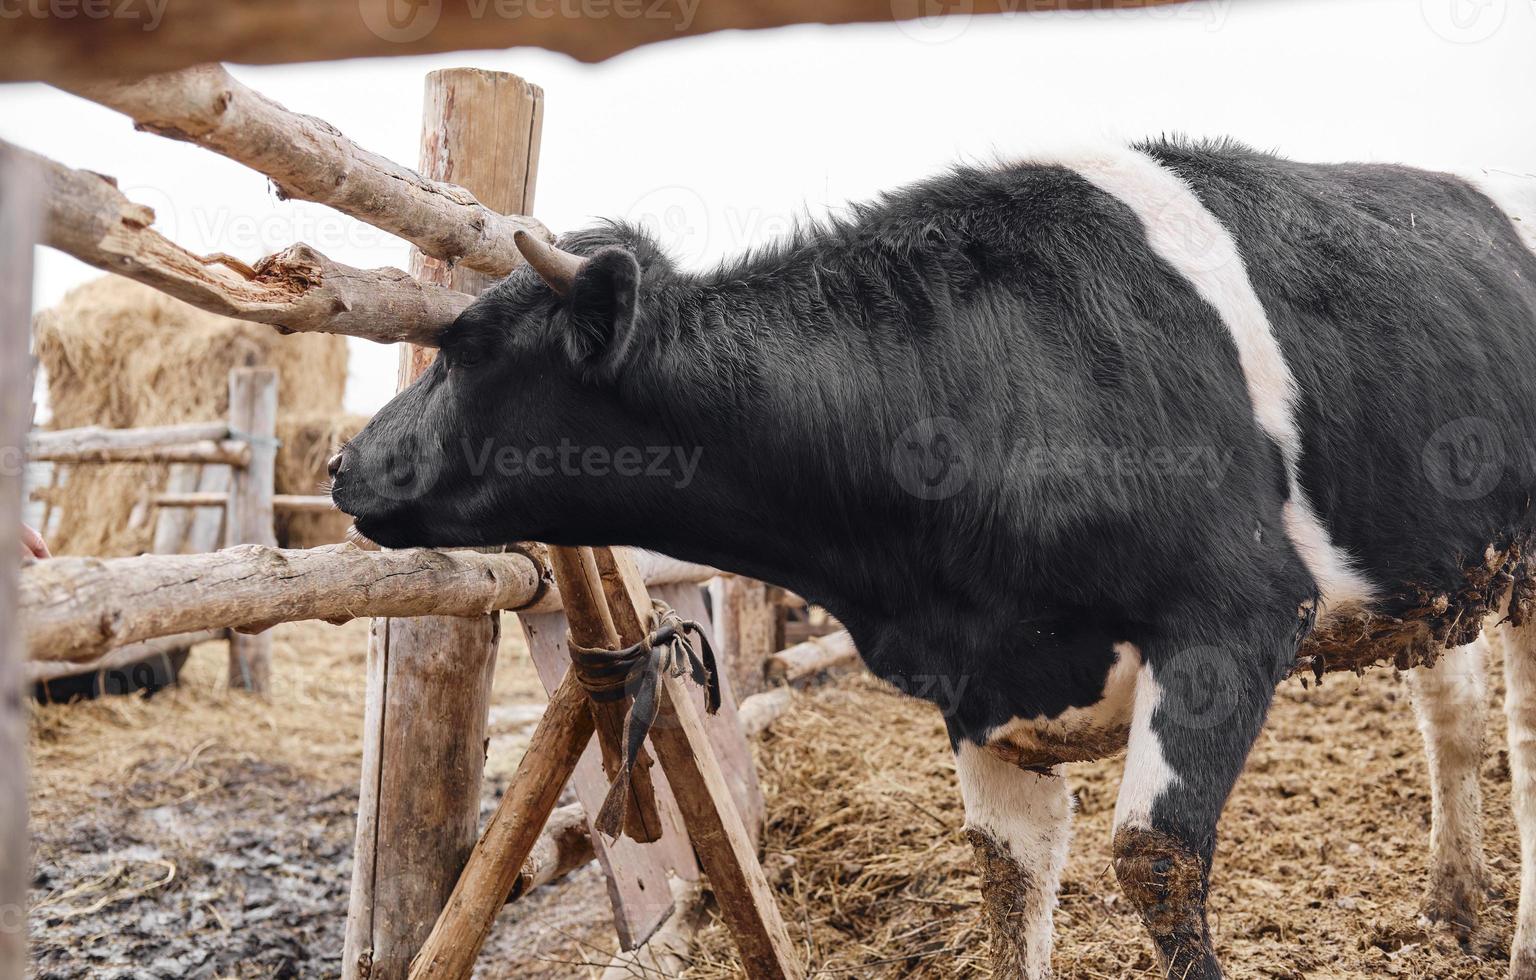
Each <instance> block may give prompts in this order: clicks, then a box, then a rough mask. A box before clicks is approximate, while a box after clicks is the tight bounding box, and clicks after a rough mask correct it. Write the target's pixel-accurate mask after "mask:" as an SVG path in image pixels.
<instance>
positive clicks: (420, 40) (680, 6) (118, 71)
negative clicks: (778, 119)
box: [0, 0, 1179, 81]
mask: <svg viewBox="0 0 1536 980" xmlns="http://www.w3.org/2000/svg"><path fill="white" fill-rule="evenodd" d="M1175 2H1179V0H967V2H966V3H963V4H961V3H954V4H947V5H940V4H933V5H929V4H922V3H892V2H891V0H775V2H773V3H765V2H764V0H710V2H708V3H698V4H686V3H671V4H656V3H645V4H635V5H632V6H631V7H630V10H631V11H632V12H631V13H627V14H624V13H620V11H621V10H623V9H624V8H623V7H621V6H619V5H616V4H615V5H609V4H592V5H583V4H570V5H561V4H553V3H551V4H549V5H547V6H543V7H535V6H534V5H532V4H528V5H526V6H519V7H518V8H516V9H517V10H519V11H520V12H521V14H522V15H521V16H505V15H502V14H499V13H498V12H497V8H496V7H495V6H490V7H489V8H488V7H487V5H486V4H482V3H460V2H452V3H425V2H415V3H409V4H392V3H390V2H389V0H359V2H357V3H317V2H315V0H265V2H263V3H259V4H258V3H251V2H250V0H166V2H163V3H159V4H156V5H147V4H128V5H122V4H119V5H114V6H112V7H111V8H110V10H109V8H108V7H105V6H101V7H95V6H92V5H76V4H71V5H68V6H67V7H66V6H63V5H60V6H58V7H54V8H52V9H54V10H55V11H56V13H55V14H54V15H53V16H45V15H44V14H46V13H47V11H48V10H49V9H50V7H49V5H47V4H21V3H12V4H11V5H10V6H8V7H6V8H5V9H6V10H7V11H8V14H7V19H6V20H5V21H4V24H5V31H6V51H5V54H6V57H5V58H3V59H0V80H3V81H36V80H39V79H42V80H49V81H51V80H56V79H63V78H83V77H97V78H101V77H107V76H112V75H143V74H147V73H149V72H155V71H166V70H168V69H172V68H183V67H185V66H187V65H194V64H198V63H200V62H205V61H238V62H241V63H243V64H250V65H270V64H282V63H286V62H293V61H336V60H339V59H342V58H365V57H380V56H391V57H400V56H402V55H414V54H426V53H431V52H441V51H466V50H483V49H501V48H509V47H540V48H546V49H548V50H550V51H560V52H563V53H565V54H568V55H570V56H572V57H574V58H576V59H578V60H580V61H601V60H603V59H604V58H611V57H613V56H614V55H616V54H622V53H623V52H625V51H628V50H630V49H631V48H636V47H639V46H640V45H643V44H650V43H652V42H655V41H667V40H672V39H674V38H679V37H685V36H688V35H694V34H707V33H709V32H711V31H721V30H738V29H752V28H765V27H782V26H785V25H788V24H848V23H856V22H876V21H879V22H884V21H890V20H893V19H899V18H902V17H918V16H921V17H930V16H932V15H933V14H934V13H938V12H944V11H946V10H951V11H954V12H955V14H954V15H955V16H957V17H968V16H970V15H971V14H984V13H993V12H998V11H1001V12H1004V13H1005V15H1011V14H1021V13H1023V12H1025V11H1029V10H1055V11H1060V10H1081V9H1091V8H1103V7H1141V6H1150V5H1152V4H1158V3H1175ZM583 10H586V11H587V16H582V12H583ZM66 11H67V15H66V13H65V12H66ZM956 27H957V29H961V30H963V29H964V28H963V22H961V23H960V24H957V25H956ZM923 30H925V31H926V30H930V28H926V27H925V28H923Z"/></svg>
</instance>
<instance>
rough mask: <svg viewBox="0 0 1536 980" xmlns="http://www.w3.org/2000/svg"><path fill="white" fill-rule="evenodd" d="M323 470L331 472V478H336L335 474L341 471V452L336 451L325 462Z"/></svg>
mask: <svg viewBox="0 0 1536 980" xmlns="http://www.w3.org/2000/svg"><path fill="white" fill-rule="evenodd" d="M325 471H326V472H327V473H329V474H331V479H333V480H334V479H336V474H338V473H340V472H341V453H337V454H336V455H334V456H332V457H331V458H330V459H329V460H328V461H327V462H326V464H325Z"/></svg>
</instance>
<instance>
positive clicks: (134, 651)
mask: <svg viewBox="0 0 1536 980" xmlns="http://www.w3.org/2000/svg"><path fill="white" fill-rule="evenodd" d="M228 638H229V631H228V630H202V631H200V632H197V633H181V634H178V635H176V636H162V637H159V638H157V639H153V640H143V641H141V642H139V643H130V644H129V645H127V646H125V647H118V648H116V649H115V650H112V651H110V652H108V653H107V654H105V655H103V656H101V657H99V658H97V659H96V660H92V661H90V662H88V663H83V664H76V663H68V662H60V661H48V660H29V661H27V663H26V682H27V683H28V684H35V683H37V682H39V681H51V680H57V679H58V678H60V677H73V676H74V675H76V674H94V673H97V672H98V671H103V670H117V669H118V668H120V667H126V666H128V665H129V664H135V663H138V662H139V661H140V660H146V659H148V658H150V657H154V656H159V655H161V654H166V653H171V652H173V651H176V650H185V649H188V648H189V647H194V646H196V645H197V644H199V643H210V642H212V641H214V640H225V639H228Z"/></svg>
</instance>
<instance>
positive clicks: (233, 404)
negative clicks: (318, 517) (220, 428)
mask: <svg viewBox="0 0 1536 980" xmlns="http://www.w3.org/2000/svg"><path fill="white" fill-rule="evenodd" d="M229 428H230V430H231V435H232V436H233V437H234V438H236V439H246V440H249V441H250V444H251V463H250V465H249V466H246V467H245V468H243V469H238V468H237V469H236V470H235V473H234V475H233V479H232V486H231V488H230V494H229V514H228V518H227V521H228V526H229V543H230V544H262V545H267V546H268V547H273V546H276V544H277V533H276V532H275V531H274V530H273V524H272V521H273V510H272V498H273V496H274V495H275V494H276V492H277V489H276V488H277V483H276V481H277V371H276V370H274V369H273V368H235V369H234V370H233V371H231V372H229ZM271 680H272V633H271V631H264V632H261V633H254V634H245V633H233V634H231V636H230V640H229V686H230V687H239V688H244V689H246V690H248V691H257V692H261V693H266V691H267V690H268V688H269V685H270V683H271Z"/></svg>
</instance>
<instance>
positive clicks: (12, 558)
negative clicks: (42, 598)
mask: <svg viewBox="0 0 1536 980" xmlns="http://www.w3.org/2000/svg"><path fill="white" fill-rule="evenodd" d="M40 178H41V175H40V174H38V173H37V171H36V170H35V169H34V168H33V167H32V166H31V165H30V164H28V163H27V162H25V161H18V160H6V159H4V158H0V452H5V453H8V454H12V458H8V459H5V460H0V980H22V978H23V977H25V976H26V973H27V884H28V882H29V881H30V880H31V873H30V869H29V867H28V865H29V864H30V859H29V855H30V854H31V846H30V842H29V840H28V837H27V722H26V712H25V711H24V710H23V708H22V704H23V702H22V668H21V664H22V660H23V658H24V657H25V656H26V650H27V641H26V636H25V633H24V632H23V629H22V618H23V617H22V615H21V613H22V610H23V609H24V608H25V606H24V605H23V604H22V602H21V597H20V595H19V590H18V585H19V583H18V580H17V579H18V576H17V570H18V564H19V559H18V555H19V554H20V537H19V534H18V529H19V528H20V526H21V514H22V509H21V508H22V505H21V486H22V477H23V474H24V472H25V470H26V467H25V466H24V465H23V463H25V457H24V456H22V455H21V454H20V453H17V452H16V449H17V447H20V446H24V445H26V435H27V430H28V429H29V428H30V427H31V424H32V350H31V342H32V328H31V324H32V249H33V245H34V243H35V242H36V241H37V236H38V228H39V215H38V205H39V200H40V197H39V195H40V193H41V179H40Z"/></svg>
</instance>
